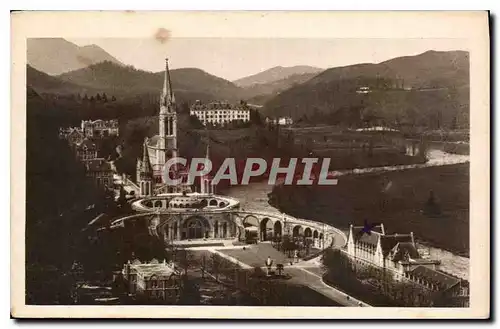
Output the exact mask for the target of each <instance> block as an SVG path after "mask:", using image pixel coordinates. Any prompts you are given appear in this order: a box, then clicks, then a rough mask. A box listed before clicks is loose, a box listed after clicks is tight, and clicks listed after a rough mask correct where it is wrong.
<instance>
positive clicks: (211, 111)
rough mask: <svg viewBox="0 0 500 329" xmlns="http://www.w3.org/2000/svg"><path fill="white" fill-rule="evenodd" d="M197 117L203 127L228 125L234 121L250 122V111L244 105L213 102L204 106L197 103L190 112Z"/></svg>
mask: <svg viewBox="0 0 500 329" xmlns="http://www.w3.org/2000/svg"><path fill="white" fill-rule="evenodd" d="M189 113H190V114H191V115H195V116H196V117H197V118H198V120H200V122H201V123H202V124H203V125H207V124H208V123H210V124H213V125H226V124H228V123H230V122H233V121H241V122H248V121H250V109H249V108H248V107H247V106H246V105H245V104H244V103H242V102H241V103H240V104H238V105H232V104H229V103H226V102H212V103H208V104H202V103H201V102H200V101H196V103H195V104H193V105H192V106H191V109H190V111H189Z"/></svg>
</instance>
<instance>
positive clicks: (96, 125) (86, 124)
mask: <svg viewBox="0 0 500 329" xmlns="http://www.w3.org/2000/svg"><path fill="white" fill-rule="evenodd" d="M80 129H81V131H82V132H83V134H84V135H85V136H86V137H90V138H93V137H108V136H118V135H119V128H118V120H100V119H98V120H94V121H92V120H82V123H81V127H80Z"/></svg>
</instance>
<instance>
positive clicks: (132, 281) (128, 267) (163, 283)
mask: <svg viewBox="0 0 500 329" xmlns="http://www.w3.org/2000/svg"><path fill="white" fill-rule="evenodd" d="M122 274H123V277H124V279H125V282H126V286H127V289H128V294H129V295H132V296H137V297H139V298H141V297H144V298H147V299H157V300H160V301H166V302H170V303H175V302H177V301H178V300H179V297H180V289H181V279H180V275H179V274H178V273H177V271H175V270H174V268H173V267H172V266H171V265H169V264H167V263H166V262H165V261H163V262H162V263H159V262H158V261H157V260H156V259H153V260H152V261H151V262H149V263H141V262H140V261H139V260H134V261H133V262H132V263H131V262H130V261H129V262H128V263H127V264H125V265H124V267H123V271H122Z"/></svg>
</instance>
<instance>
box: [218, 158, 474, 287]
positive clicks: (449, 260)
mask: <svg viewBox="0 0 500 329" xmlns="http://www.w3.org/2000/svg"><path fill="white" fill-rule="evenodd" d="M465 162H469V156H468V155H458V154H450V153H446V152H443V151H441V150H430V151H429V152H428V161H427V162H426V163H425V164H415V165H401V166H398V165H396V166H387V167H376V168H363V169H354V170H342V171H338V172H337V175H338V176H342V175H352V174H364V173H371V172H384V171H394V170H403V169H413V168H422V167H432V166H443V165H451V164H458V163H465ZM272 189H273V185H269V184H268V183H267V181H263V182H256V183H251V184H249V185H238V186H232V187H231V188H229V189H228V190H226V191H225V194H226V195H228V196H231V197H234V198H237V199H239V200H240V202H241V207H242V208H243V209H245V210H262V211H275V212H276V213H278V214H280V213H281V212H280V211H279V210H278V209H276V208H274V207H273V206H271V205H270V204H269V202H268V194H269V193H270V192H271V191H272ZM306 219H307V218H306ZM422 247H424V248H425V249H427V250H428V252H429V256H430V258H432V259H438V260H440V261H441V269H442V270H443V271H445V272H448V273H452V274H454V275H456V276H458V277H461V278H463V279H466V280H468V279H469V258H467V257H462V256H459V255H456V254H453V253H452V252H450V251H447V250H444V249H440V248H434V247H430V246H426V245H425V243H424V245H423V246H422Z"/></svg>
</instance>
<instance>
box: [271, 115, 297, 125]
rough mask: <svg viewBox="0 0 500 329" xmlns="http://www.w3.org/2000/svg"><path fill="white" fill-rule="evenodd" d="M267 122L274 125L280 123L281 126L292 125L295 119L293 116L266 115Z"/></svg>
mask: <svg viewBox="0 0 500 329" xmlns="http://www.w3.org/2000/svg"><path fill="white" fill-rule="evenodd" d="M266 123H267V124H273V125H280V126H290V125H292V124H293V119H292V118H291V117H279V118H270V117H266Z"/></svg>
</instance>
